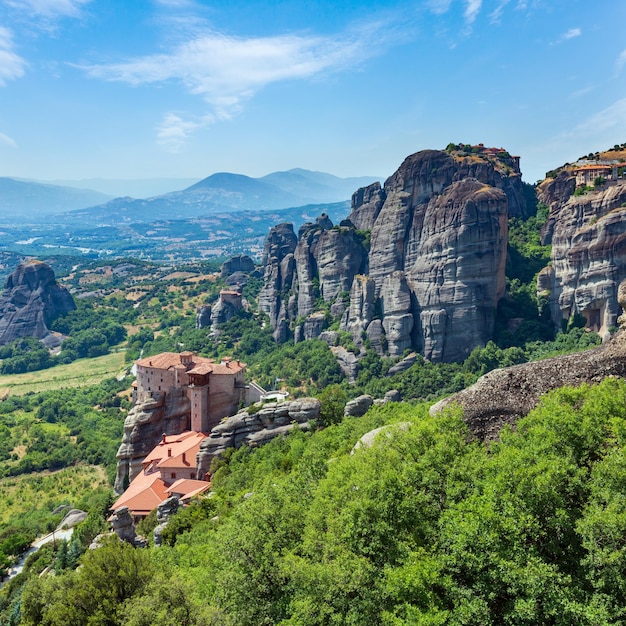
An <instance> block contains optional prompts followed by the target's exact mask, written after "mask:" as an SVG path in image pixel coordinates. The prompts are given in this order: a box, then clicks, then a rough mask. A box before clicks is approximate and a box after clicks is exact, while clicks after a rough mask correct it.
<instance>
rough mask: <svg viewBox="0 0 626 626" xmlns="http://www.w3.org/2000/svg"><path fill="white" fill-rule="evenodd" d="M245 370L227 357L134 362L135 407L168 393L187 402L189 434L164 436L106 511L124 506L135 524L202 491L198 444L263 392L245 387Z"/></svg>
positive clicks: (166, 356) (170, 355)
mask: <svg viewBox="0 0 626 626" xmlns="http://www.w3.org/2000/svg"><path fill="white" fill-rule="evenodd" d="M245 368H246V364H245V363H242V362H241V361H235V360H233V359H232V358H230V357H225V358H223V359H222V360H221V361H220V362H219V363H218V362H216V361H215V360H214V359H209V358H206V357H201V356H197V355H195V354H193V353H192V352H181V353H176V352H162V353H161V354H157V355H155V356H150V357H146V358H144V359H140V360H138V361H136V362H135V369H136V376H137V379H136V381H135V383H134V384H133V401H134V403H135V405H139V404H141V403H145V402H150V401H152V400H157V399H160V400H163V399H164V398H166V396H167V395H168V394H172V393H173V392H174V391H176V393H178V394H180V393H181V392H182V393H184V394H186V395H187V397H188V398H189V406H190V419H189V422H188V423H189V425H190V426H189V428H190V429H189V430H186V431H184V432H181V433H179V434H173V435H165V434H163V436H162V438H161V440H160V441H159V442H158V443H157V445H156V446H155V447H154V448H153V449H152V451H151V452H150V453H149V454H148V455H147V456H146V457H145V458H144V459H143V461H142V462H141V471H140V472H139V473H138V474H137V475H136V476H135V477H134V478H133V479H132V481H131V483H130V485H129V486H128V488H127V489H126V490H125V491H124V493H123V494H122V495H121V496H120V497H119V498H118V499H117V501H116V502H115V503H114V504H113V506H112V507H111V508H112V510H113V511H115V510H117V509H119V508H121V507H123V506H127V507H128V508H129V510H130V512H131V514H132V516H133V518H134V519H135V521H138V520H140V519H143V518H144V517H146V516H147V515H148V514H149V513H150V511H152V510H154V509H155V508H156V507H157V506H158V505H159V504H160V503H161V502H163V501H164V500H166V499H167V498H169V497H170V496H172V495H176V496H178V497H179V499H180V500H181V501H182V502H185V501H188V500H189V498H191V497H192V496H194V495H197V494H199V493H202V492H203V491H206V490H207V489H208V488H209V486H210V484H209V482H207V479H208V476H197V475H196V455H197V453H198V450H199V448H200V443H201V442H202V440H203V439H204V438H205V437H207V436H208V435H209V433H210V431H211V429H212V428H213V427H214V426H216V425H217V424H219V422H220V420H221V419H222V418H224V417H228V416H229V415H234V414H235V413H237V411H238V409H239V408H240V407H241V406H242V405H244V404H245V405H247V404H250V403H251V402H257V401H258V400H259V399H260V397H261V396H262V394H263V393H264V390H263V389H262V388H260V387H259V386H258V385H255V384H254V383H251V384H249V385H246V383H245V380H244V376H245Z"/></svg>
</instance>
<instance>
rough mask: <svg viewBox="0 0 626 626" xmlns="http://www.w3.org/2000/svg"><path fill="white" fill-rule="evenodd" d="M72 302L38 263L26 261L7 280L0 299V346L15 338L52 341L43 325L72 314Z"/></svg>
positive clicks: (48, 271) (51, 275)
mask: <svg viewBox="0 0 626 626" xmlns="http://www.w3.org/2000/svg"><path fill="white" fill-rule="evenodd" d="M75 308H76V305H75V304H74V300H73V299H72V296H71V295H70V293H69V291H67V289H65V287H61V286H59V285H58V284H57V282H56V279H55V276H54V272H53V271H52V268H51V267H50V266H49V265H46V264H45V263H42V262H41V261H27V262H26V263H22V264H21V265H19V266H18V267H17V269H16V270H15V271H14V272H13V273H12V274H11V275H10V276H8V277H7V279H6V281H5V283H4V292H3V294H2V296H1V297H0V345H5V344H7V343H11V342H12V341H14V340H15V339H18V338H19V337H36V338H37V339H42V340H44V343H45V342H46V341H47V340H49V339H52V336H51V333H50V331H49V330H48V326H47V324H49V323H50V322H51V321H52V320H54V319H55V318H56V317H58V316H59V315H63V314H65V313H68V312H69V311H73V310H74V309H75Z"/></svg>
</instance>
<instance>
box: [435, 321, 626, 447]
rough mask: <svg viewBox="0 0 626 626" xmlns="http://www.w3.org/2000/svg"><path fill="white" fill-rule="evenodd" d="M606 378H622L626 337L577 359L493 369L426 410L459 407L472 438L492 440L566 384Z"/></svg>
mask: <svg viewBox="0 0 626 626" xmlns="http://www.w3.org/2000/svg"><path fill="white" fill-rule="evenodd" d="M607 376H619V377H624V376H626V332H625V331H623V330H622V331H620V332H619V333H618V334H617V335H616V336H615V337H614V338H613V339H611V340H610V341H608V342H607V343H605V344H603V345H601V346H599V347H597V348H593V349H591V350H587V351H585V352H580V353H577V354H566V355H563V356H558V357H555V358H552V359H544V360H542V361H534V362H532V363H524V364H522V365H515V366H513V367H507V368H504V369H499V370H493V371H492V372H489V373H488V374H485V375H484V376H482V377H481V378H480V379H479V380H478V382H476V384H474V385H472V386H471V387H468V388H467V389H464V390H463V391H460V392H458V393H456V394H453V395H452V396H449V397H448V398H445V399H444V400H441V401H439V402H438V403H437V404H435V405H433V406H432V407H431V409H430V412H431V414H432V415H436V414H437V413H439V412H441V411H442V410H443V409H445V408H446V407H449V406H452V405H459V406H460V407H461V409H462V410H463V415H464V418H465V420H466V422H467V423H468V425H469V427H470V430H471V431H472V433H473V434H474V435H475V436H476V437H478V438H479V439H482V440H491V439H495V438H497V436H498V433H499V432H500V430H501V429H502V427H503V426H504V425H505V424H510V425H514V424H515V423H516V422H517V420H518V419H519V418H521V417H524V416H525V415H527V414H528V413H530V411H531V410H532V409H534V408H535V407H536V406H537V404H538V402H539V399H540V397H541V396H542V395H543V394H545V393H547V392H548V391H551V390H553V389H558V388H559V387H563V386H565V385H571V386H579V385H581V384H583V383H589V384H595V383H599V382H601V381H602V380H603V379H604V378H606V377H607Z"/></svg>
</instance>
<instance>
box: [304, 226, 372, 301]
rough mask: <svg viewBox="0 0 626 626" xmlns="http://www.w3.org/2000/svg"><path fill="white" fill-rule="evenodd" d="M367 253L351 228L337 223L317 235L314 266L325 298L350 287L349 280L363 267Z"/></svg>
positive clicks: (350, 282) (329, 298)
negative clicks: (335, 225) (317, 243)
mask: <svg viewBox="0 0 626 626" xmlns="http://www.w3.org/2000/svg"><path fill="white" fill-rule="evenodd" d="M366 260H367V253H366V251H365V248H363V246H362V245H361V241H360V239H359V238H358V237H357V235H356V232H355V230H354V229H353V228H349V227H338V228H337V229H332V230H326V231H323V233H322V234H321V236H320V240H319V245H318V248H317V259H316V261H317V267H318V272H319V282H320V291H321V294H322V298H324V300H325V301H326V302H330V301H332V300H334V299H335V298H336V297H337V296H338V295H339V294H340V293H341V292H347V291H350V288H351V287H352V281H353V280H354V277H355V275H356V274H358V273H359V272H362V271H363V269H364V268H365V264H366Z"/></svg>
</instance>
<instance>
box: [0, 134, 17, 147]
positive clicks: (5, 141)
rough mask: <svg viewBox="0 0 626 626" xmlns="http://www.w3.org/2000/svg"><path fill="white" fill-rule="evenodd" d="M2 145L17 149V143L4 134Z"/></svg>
mask: <svg viewBox="0 0 626 626" xmlns="http://www.w3.org/2000/svg"><path fill="white" fill-rule="evenodd" d="M0 143H3V144H6V145H7V146H10V147H11V148H17V143H15V141H14V140H13V139H11V137H9V136H8V135H5V134H4V133H0Z"/></svg>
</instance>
